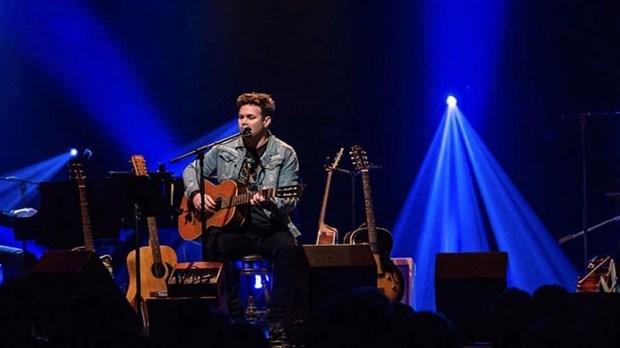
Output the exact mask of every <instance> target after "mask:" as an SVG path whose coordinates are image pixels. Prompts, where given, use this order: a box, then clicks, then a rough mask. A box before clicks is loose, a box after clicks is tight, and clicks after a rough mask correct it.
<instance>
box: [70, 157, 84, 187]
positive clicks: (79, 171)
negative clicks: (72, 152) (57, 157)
mask: <svg viewBox="0 0 620 348" xmlns="http://www.w3.org/2000/svg"><path fill="white" fill-rule="evenodd" d="M69 172H70V173H71V179H73V180H75V181H76V182H77V183H78V185H84V178H85V175H84V168H82V163H81V162H80V161H79V160H77V159H72V160H70V161H69Z"/></svg>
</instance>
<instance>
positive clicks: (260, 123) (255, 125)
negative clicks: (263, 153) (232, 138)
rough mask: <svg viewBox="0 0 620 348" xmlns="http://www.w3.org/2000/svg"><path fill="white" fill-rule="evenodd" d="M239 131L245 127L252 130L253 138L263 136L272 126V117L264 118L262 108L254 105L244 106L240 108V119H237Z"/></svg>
mask: <svg viewBox="0 0 620 348" xmlns="http://www.w3.org/2000/svg"><path fill="white" fill-rule="evenodd" d="M237 123H238V125H239V131H242V130H243V128H245V127H250V129H252V136H262V135H263V133H264V132H265V129H267V128H269V124H271V117H269V116H266V117H263V114H262V113H261V110H260V107H259V106H257V105H253V104H246V105H242V106H241V107H240V108H239V118H238V119H237Z"/></svg>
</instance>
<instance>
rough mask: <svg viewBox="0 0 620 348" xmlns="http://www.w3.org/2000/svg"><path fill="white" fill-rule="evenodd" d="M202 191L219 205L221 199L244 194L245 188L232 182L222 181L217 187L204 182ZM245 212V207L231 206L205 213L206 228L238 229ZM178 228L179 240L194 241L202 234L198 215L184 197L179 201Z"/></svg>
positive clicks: (206, 181)
mask: <svg viewBox="0 0 620 348" xmlns="http://www.w3.org/2000/svg"><path fill="white" fill-rule="evenodd" d="M204 191H205V193H206V194H208V195H209V196H211V197H213V199H214V200H215V202H216V203H220V202H221V201H222V200H223V199H227V198H230V197H235V196H237V195H240V194H245V193H246V191H247V190H246V189H245V187H242V186H239V185H237V183H236V182H234V181H232V180H226V181H223V182H222V183H221V184H219V185H214V184H213V183H211V182H210V181H208V180H205V181H204ZM218 205H219V204H218ZM246 211H247V206H242V205H231V206H228V207H226V208H219V209H217V210H216V211H215V213H213V214H211V213H209V212H207V213H206V214H205V215H206V218H207V228H209V227H212V226H215V227H224V226H227V227H229V228H234V227H239V226H241V224H243V221H244V220H245V214H246ZM178 228H179V234H180V235H181V238H183V239H185V240H194V239H196V238H198V237H200V235H201V234H202V221H201V218H200V213H199V212H198V210H197V209H195V208H194V206H193V204H192V203H191V202H190V201H189V199H188V198H187V197H185V196H183V198H182V199H181V215H180V216H179V220H178Z"/></svg>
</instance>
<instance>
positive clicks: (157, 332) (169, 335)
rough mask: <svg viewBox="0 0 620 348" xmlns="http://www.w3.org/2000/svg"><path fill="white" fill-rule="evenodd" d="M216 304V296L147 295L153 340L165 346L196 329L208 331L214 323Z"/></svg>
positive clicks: (176, 341) (187, 335)
mask: <svg viewBox="0 0 620 348" xmlns="http://www.w3.org/2000/svg"><path fill="white" fill-rule="evenodd" d="M216 305H217V301H216V299H215V298H213V297H208V298H205V297H186V298H150V299H147V300H146V306H147V309H148V313H149V333H150V338H151V340H152V341H153V342H157V344H158V345H160V346H162V347H169V346H175V345H176V344H177V343H179V340H180V339H182V338H187V337H190V336H191V335H193V334H194V333H195V332H198V331H202V332H204V331H205V330H206V329H207V328H209V327H212V326H213V309H214V307H215V306H216Z"/></svg>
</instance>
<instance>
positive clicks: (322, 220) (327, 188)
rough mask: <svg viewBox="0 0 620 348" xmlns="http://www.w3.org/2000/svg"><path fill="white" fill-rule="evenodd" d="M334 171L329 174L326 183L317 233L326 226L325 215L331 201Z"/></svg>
mask: <svg viewBox="0 0 620 348" xmlns="http://www.w3.org/2000/svg"><path fill="white" fill-rule="evenodd" d="M332 174H333V172H332V171H328V172H327V181H326V182H325V192H324V193H323V201H322V203H321V212H320V214H319V226H318V228H317V231H320V230H321V226H323V225H324V224H325V213H326V211H327V201H328V199H329V191H330V186H331V182H332Z"/></svg>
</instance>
